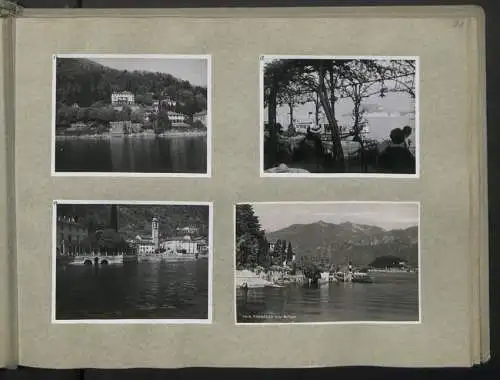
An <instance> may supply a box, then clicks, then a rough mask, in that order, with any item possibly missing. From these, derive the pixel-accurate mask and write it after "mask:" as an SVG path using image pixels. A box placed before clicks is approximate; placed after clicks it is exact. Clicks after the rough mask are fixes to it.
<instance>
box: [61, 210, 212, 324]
mask: <svg viewBox="0 0 500 380" xmlns="http://www.w3.org/2000/svg"><path fill="white" fill-rule="evenodd" d="M211 228H212V204H211V203H180V202H137V201H136V202H120V203H117V202H111V201H99V202H98V201H55V202H54V207H53V256H52V258H53V277H52V279H53V284H52V285H53V305H52V322H53V323H93V322H95V323H202V324H206V323H211V320H212V316H211V309H212V306H211V305H212V301H211V297H212V295H211V291H212V230H211Z"/></svg>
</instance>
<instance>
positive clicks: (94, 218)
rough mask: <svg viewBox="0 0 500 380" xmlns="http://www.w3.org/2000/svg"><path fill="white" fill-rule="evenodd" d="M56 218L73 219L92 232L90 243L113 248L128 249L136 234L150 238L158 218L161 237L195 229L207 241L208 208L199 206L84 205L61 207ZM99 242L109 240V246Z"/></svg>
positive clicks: (64, 205)
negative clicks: (128, 244) (187, 228)
mask: <svg viewBox="0 0 500 380" xmlns="http://www.w3.org/2000/svg"><path fill="white" fill-rule="evenodd" d="M57 216H65V217H71V218H74V219H75V221H76V222H77V223H79V224H81V225H83V226H84V227H85V228H86V229H87V230H88V233H89V238H88V242H83V243H84V244H85V243H93V244H94V245H95V244H97V245H101V246H106V247H108V248H110V249H114V248H123V247H126V244H125V241H126V240H129V239H133V238H135V237H136V236H137V235H141V236H151V221H152V219H153V217H157V218H158V219H159V222H160V224H159V232H160V237H163V238H165V237H172V236H178V234H179V233H178V231H177V229H178V228H183V227H187V226H194V227H197V228H199V233H200V235H201V236H202V237H205V238H208V229H209V224H208V223H209V220H208V219H209V209H208V206H197V205H152V206H145V205H126V206H121V205H118V206H117V207H116V208H115V207H113V206H112V205H99V204H94V205H83V204H81V205H80V204H60V205H58V206H57ZM99 240H109V242H110V243H109V244H108V245H106V244H104V243H103V242H102V241H101V242H100V243H99Z"/></svg>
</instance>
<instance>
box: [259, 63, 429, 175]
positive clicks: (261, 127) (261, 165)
mask: <svg viewBox="0 0 500 380" xmlns="http://www.w3.org/2000/svg"><path fill="white" fill-rule="evenodd" d="M269 59H338V60H341V59H367V60H408V61H415V110H414V112H415V161H416V165H415V174H385V173H266V172H265V170H264V62H265V61H266V60H269ZM420 139H421V137H420V57H419V56H374V55H368V56H363V55H354V56H348V55H345V56H343V55H282V54H279V55H273V54H262V55H261V56H260V58H259V149H260V161H259V174H260V177H261V178H392V179H395V178H398V179H419V178H420V158H421V155H420Z"/></svg>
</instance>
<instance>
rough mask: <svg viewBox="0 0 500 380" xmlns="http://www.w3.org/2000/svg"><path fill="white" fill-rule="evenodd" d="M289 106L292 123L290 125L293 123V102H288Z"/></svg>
mask: <svg viewBox="0 0 500 380" xmlns="http://www.w3.org/2000/svg"><path fill="white" fill-rule="evenodd" d="M288 108H289V109H290V124H289V125H293V104H292V103H288Z"/></svg>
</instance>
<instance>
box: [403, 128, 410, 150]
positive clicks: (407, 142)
mask: <svg viewBox="0 0 500 380" xmlns="http://www.w3.org/2000/svg"><path fill="white" fill-rule="evenodd" d="M411 132H412V129H411V127H410V126H409V125H406V126H405V127H404V128H403V135H404V138H405V146H406V147H407V148H408V149H409V148H410V145H411V141H410V136H411Z"/></svg>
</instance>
